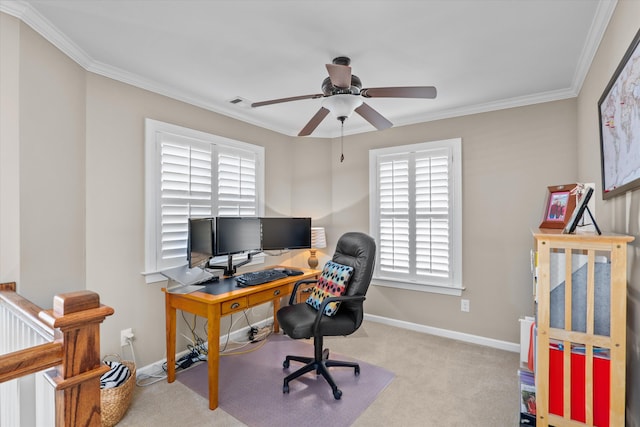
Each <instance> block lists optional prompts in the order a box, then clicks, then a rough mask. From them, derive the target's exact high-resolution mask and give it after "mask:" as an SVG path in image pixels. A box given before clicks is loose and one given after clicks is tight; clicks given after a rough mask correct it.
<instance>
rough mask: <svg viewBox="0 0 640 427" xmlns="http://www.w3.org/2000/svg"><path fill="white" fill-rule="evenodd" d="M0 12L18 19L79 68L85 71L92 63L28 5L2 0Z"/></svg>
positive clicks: (89, 58) (21, 2)
mask: <svg viewBox="0 0 640 427" xmlns="http://www.w3.org/2000/svg"><path fill="white" fill-rule="evenodd" d="M0 12H5V13H7V14H9V15H12V16H15V17H16V18H18V19H20V20H21V21H22V22H24V23H25V24H27V25H28V26H29V27H31V28H32V29H33V30H34V31H35V32H37V33H38V34H40V35H41V36H42V37H44V38H45V39H46V40H47V41H49V42H50V43H51V44H53V45H54V46H55V47H57V48H58V49H60V51H62V53H64V54H65V55H67V56H68V57H69V58H71V59H72V60H74V61H75V62H76V63H78V64H79V65H80V66H81V67H83V68H85V69H87V68H88V67H89V66H90V65H91V63H92V62H93V59H92V58H91V57H90V56H89V55H87V53H86V52H85V51H84V50H82V49H81V48H80V47H79V46H78V45H77V44H75V43H74V42H73V41H72V40H71V39H69V38H68V37H67V36H66V35H65V34H63V33H62V32H60V30H58V29H57V28H56V27H55V26H53V25H52V24H51V22H49V20H47V19H46V18H44V17H43V16H42V15H41V14H40V13H39V12H38V11H36V10H35V9H34V8H32V7H31V5H30V4H28V3H25V2H23V1H19V0H2V1H0Z"/></svg>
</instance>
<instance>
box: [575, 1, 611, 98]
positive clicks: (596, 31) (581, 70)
mask: <svg viewBox="0 0 640 427" xmlns="http://www.w3.org/2000/svg"><path fill="white" fill-rule="evenodd" d="M617 5H618V0H601V1H599V2H598V8H597V10H596V13H595V16H594V17H593V21H592V22H591V27H590V28H589V32H588V33H587V40H585V43H584V46H583V48H582V52H581V54H580V59H579V60H578V66H577V67H576V70H575V73H574V75H573V82H572V85H571V89H572V90H573V91H574V92H575V94H576V96H578V95H579V94H580V90H582V85H583V84H584V79H586V78H587V73H588V72H589V68H590V67H591V63H592V62H593V59H594V58H595V56H596V52H597V51H598V47H600V42H601V41H602V38H603V37H604V33H605V31H606V30H607V26H608V25H609V21H610V20H611V17H612V16H613V12H614V11H615V10H616V6H617Z"/></svg>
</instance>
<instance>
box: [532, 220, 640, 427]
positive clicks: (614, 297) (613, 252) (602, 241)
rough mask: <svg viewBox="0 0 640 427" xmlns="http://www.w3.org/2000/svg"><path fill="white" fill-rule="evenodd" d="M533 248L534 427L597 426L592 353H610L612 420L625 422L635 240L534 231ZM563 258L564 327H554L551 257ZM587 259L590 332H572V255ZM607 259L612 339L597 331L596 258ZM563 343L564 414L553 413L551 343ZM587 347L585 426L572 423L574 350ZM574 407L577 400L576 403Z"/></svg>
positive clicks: (620, 425)
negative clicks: (630, 247) (630, 259)
mask: <svg viewBox="0 0 640 427" xmlns="http://www.w3.org/2000/svg"><path fill="white" fill-rule="evenodd" d="M533 237H534V243H535V248H536V250H537V252H538V257H537V259H538V282H537V295H536V298H537V328H538V329H537V331H538V332H537V347H536V372H535V374H536V405H537V414H536V417H537V419H536V425H537V426H538V427H546V426H548V425H552V426H556V427H561V426H594V425H596V424H594V410H593V408H594V406H595V405H594V387H593V385H594V375H593V373H594V350H595V352H596V353H597V352H601V351H603V350H604V351H605V352H607V351H608V353H609V354H610V360H609V364H610V371H609V374H610V377H609V387H610V389H609V402H608V405H607V406H608V407H609V416H608V422H609V424H608V425H609V426H611V427H624V424H625V359H626V342H625V341H626V313H627V243H629V242H631V241H633V239H634V238H633V237H632V236H625V235H612V234H610V235H596V234H586V233H584V234H562V230H542V229H540V230H534V231H533ZM553 253H560V254H564V262H565V269H564V276H563V278H564V287H565V288H564V327H563V328H557V327H551V325H550V315H551V289H550V286H551V283H550V281H551V280H550V279H551V269H552V268H553V267H554V266H552V254H553ZM573 254H581V255H586V257H587V279H586V302H585V303H584V307H585V308H586V331H584V332H578V331H576V330H574V329H573V328H572V307H574V301H572V291H571V290H572V258H573V257H572V256H567V255H573ZM596 256H598V257H601V256H605V257H606V258H607V259H608V261H609V263H610V264H609V266H610V278H611V279H610V284H609V289H610V307H609V313H610V318H609V324H610V327H609V335H608V336H605V335H598V334H596V333H595V331H594V323H595V322H594V318H595V311H596V303H597V301H596V298H595V288H596V283H595V281H596V280H595V274H594V271H595V260H596ZM550 342H559V343H560V344H561V347H560V348H561V352H562V368H563V373H562V377H563V378H562V381H561V383H562V408H563V415H562V416H560V415H556V414H552V413H550V412H549V368H550V363H549V354H550V350H549V344H550ZM573 346H580V348H584V367H585V368H584V369H585V371H584V387H585V388H584V396H585V399H584V422H581V421H576V420H575V419H572V415H571V414H572V409H571V403H572V396H571V394H572V386H571V384H572V380H571V363H572V357H571V355H572V347H573ZM574 403H575V402H574Z"/></svg>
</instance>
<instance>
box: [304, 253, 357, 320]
mask: <svg viewBox="0 0 640 427" xmlns="http://www.w3.org/2000/svg"><path fill="white" fill-rule="evenodd" d="M352 275H353V267H349V266H347V265H342V264H338V263H336V262H333V261H328V262H327V263H326V264H325V265H324V268H323V269H322V275H320V279H318V283H317V284H316V286H315V287H314V288H313V290H312V292H311V296H309V298H307V301H306V302H307V304H309V305H310V306H311V307H313V308H315V309H316V310H319V309H320V304H322V301H323V300H324V299H325V298H329V297H339V296H342V295H344V293H345V291H346V290H347V285H348V284H349V280H351V276H352ZM339 306H340V301H334V302H330V303H329V304H327V305H326V306H325V308H324V314H326V315H327V316H333V315H334V314H335V313H336V311H338V307H339Z"/></svg>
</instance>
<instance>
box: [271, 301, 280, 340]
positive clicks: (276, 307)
mask: <svg viewBox="0 0 640 427" xmlns="http://www.w3.org/2000/svg"><path fill="white" fill-rule="evenodd" d="M279 309H280V298H276V299H274V300H273V333H275V334H277V333H278V332H280V325H279V324H278V316H277V314H278V310H279Z"/></svg>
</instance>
